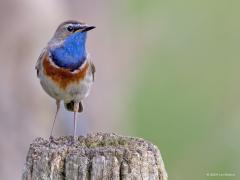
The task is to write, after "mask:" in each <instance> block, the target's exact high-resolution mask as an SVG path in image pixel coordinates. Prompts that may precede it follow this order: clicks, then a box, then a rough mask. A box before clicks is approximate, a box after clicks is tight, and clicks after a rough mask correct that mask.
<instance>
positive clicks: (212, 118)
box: [0, 0, 240, 180]
mask: <svg viewBox="0 0 240 180" xmlns="http://www.w3.org/2000/svg"><path fill="white" fill-rule="evenodd" d="M239 8H240V3H239V1H237V0H230V1H219V0H218V1H217V0H214V1H207V0H203V1H190V0H182V1H178V0H172V1H164V0H150V1H143V0H132V1H127V0H123V1H109V0H102V1H97V0H93V1H87V0H81V1H77V0H71V1H67V0H51V1H47V0H34V1H24V0H22V1H20V0H15V1H13V0H10V1H9V0H2V1H1V2H0V23H1V26H0V27H1V28H0V32H1V33H0V39H1V41H0V54H1V60H0V84H1V88H0V100H1V101H0V122H1V126H0V138H1V139H0V158H1V161H0V174H1V179H19V178H20V176H21V171H22V168H23V164H24V162H25V157H26V154H27V150H28V147H29V144H30V143H31V142H32V140H33V139H34V138H36V137H39V136H41V137H45V138H48V136H49V133H50V128H51V124H52V120H53V116H54V113H55V109H56V107H55V102H54V100H53V99H51V98H50V97H49V96H48V95H47V94H46V93H45V92H44V91H43V89H42V88H41V86H40V84H39V80H38V79H37V77H36V72H35V69H34V66H35V63H36V60H37V58H38V56H39V54H40V52H41V50H42V48H43V47H44V46H45V45H46V43H47V42H48V40H49V39H50V38H51V36H52V35H53V33H54V31H55V29H56V27H57V26H58V25H59V24H60V23H61V22H62V21H65V20H69V19H76V20H81V21H84V22H87V23H88V24H91V25H95V26H96V27H97V28H96V29H95V30H94V31H91V32H90V33H89V35H88V42H87V46H88V50H89V52H90V53H91V57H92V60H93V62H94V63H95V65H96V68H97V72H96V81H95V83H94V86H93V88H92V92H91V94H90V96H89V97H88V98H87V99H86V100H85V101H84V106H85V111H84V113H82V114H80V115H79V116H78V119H79V120H78V134H86V133H89V132H96V131H103V132H116V133H121V134H124V135H134V136H139V137H143V138H145V139H149V140H151V141H152V142H153V143H155V144H157V145H158V146H159V148H160V150H161V152H162V155H163V158H164V160H165V165H166V168H167V170H168V173H169V176H170V179H178V180H186V179H195V180H198V179H199V180H200V179H212V178H213V177H210V176H208V174H207V173H230V174H232V175H233V176H231V177H226V176H225V177H222V178H229V179H231V180H232V179H239V167H240V164H239V162H240V155H239V152H240V143H239V140H238V139H239V131H240V121H239V119H240V80H239V79H240V78H239V77H240V73H239V69H240V61H239V57H240V55H239V45H240V44H239V42H240V35H239V34H240V33H239V32H240V24H239V22H238V21H239V15H240V13H239ZM61 107H62V108H61V111H60V113H59V115H58V118H57V123H56V126H55V131H54V135H55V136H60V135H71V134H72V132H73V122H72V116H73V115H72V113H69V112H66V111H65V110H64V108H63V106H61Z"/></svg>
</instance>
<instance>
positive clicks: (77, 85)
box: [40, 72, 93, 103]
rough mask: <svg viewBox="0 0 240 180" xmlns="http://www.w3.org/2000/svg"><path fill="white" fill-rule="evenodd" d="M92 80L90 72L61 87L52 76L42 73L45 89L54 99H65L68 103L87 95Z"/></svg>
mask: <svg viewBox="0 0 240 180" xmlns="http://www.w3.org/2000/svg"><path fill="white" fill-rule="evenodd" d="M92 81H93V77H92V74H91V73H89V72H88V73H87V74H86V75H85V77H84V78H83V79H81V80H79V81H75V82H70V83H69V84H68V85H66V87H65V88H61V87H60V86H59V85H58V84H57V83H56V82H54V80H52V79H51V78H50V77H47V76H46V75H45V74H44V73H40V83H41V85H42V87H43V89H44V90H45V91H46V92H47V93H48V94H49V95H50V96H51V97H53V98H54V99H56V100H63V101H64V102H66V103H68V102H70V101H72V100H74V101H77V102H78V101H79V102H80V101H81V100H82V99H84V98H85V97H87V96H88V94H89V92H90V88H91V85H92Z"/></svg>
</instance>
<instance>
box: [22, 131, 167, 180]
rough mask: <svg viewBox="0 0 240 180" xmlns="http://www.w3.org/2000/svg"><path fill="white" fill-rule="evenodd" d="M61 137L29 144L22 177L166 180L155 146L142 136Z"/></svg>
mask: <svg viewBox="0 0 240 180" xmlns="http://www.w3.org/2000/svg"><path fill="white" fill-rule="evenodd" d="M71 140H72V137H60V138H57V139H54V142H52V143H51V144H49V141H48V140H44V139H43V138H37V139H35V140H34V142H33V143H32V144H31V145H30V148H29V151H28V155H27V159H26V163H25V167H24V170H23V174H22V180H64V179H67V180H88V179H91V180H105V179H106V180H118V179H122V180H131V179H133V180H140V179H143V180H167V179H168V178H167V172H166V170H165V167H164V163H163V160H162V157H161V154H160V151H159V150H158V148H157V147H156V146H155V145H153V144H152V143H150V142H148V141H146V140H143V139H141V138H133V137H125V136H120V135H116V134H113V133H95V134H89V135H87V136H85V137H84V136H79V137H78V140H77V142H76V143H75V144H73V145H72V144H71Z"/></svg>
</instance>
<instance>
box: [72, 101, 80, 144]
mask: <svg viewBox="0 0 240 180" xmlns="http://www.w3.org/2000/svg"><path fill="white" fill-rule="evenodd" d="M78 110H79V102H74V107H73V112H74V117H73V120H74V134H73V141H74V142H75V141H76V140H77V136H76V133H77V112H78Z"/></svg>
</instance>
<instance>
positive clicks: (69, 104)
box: [64, 101, 83, 112]
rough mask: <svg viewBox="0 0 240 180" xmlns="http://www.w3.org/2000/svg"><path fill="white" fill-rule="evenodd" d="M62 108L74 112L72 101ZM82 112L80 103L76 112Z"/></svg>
mask: <svg viewBox="0 0 240 180" xmlns="http://www.w3.org/2000/svg"><path fill="white" fill-rule="evenodd" d="M64 106H65V108H66V109H67V110H68V111H72V112H74V101H71V102H69V103H64ZM82 111H83V105H82V102H79V108H78V112H82Z"/></svg>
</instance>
